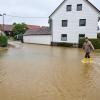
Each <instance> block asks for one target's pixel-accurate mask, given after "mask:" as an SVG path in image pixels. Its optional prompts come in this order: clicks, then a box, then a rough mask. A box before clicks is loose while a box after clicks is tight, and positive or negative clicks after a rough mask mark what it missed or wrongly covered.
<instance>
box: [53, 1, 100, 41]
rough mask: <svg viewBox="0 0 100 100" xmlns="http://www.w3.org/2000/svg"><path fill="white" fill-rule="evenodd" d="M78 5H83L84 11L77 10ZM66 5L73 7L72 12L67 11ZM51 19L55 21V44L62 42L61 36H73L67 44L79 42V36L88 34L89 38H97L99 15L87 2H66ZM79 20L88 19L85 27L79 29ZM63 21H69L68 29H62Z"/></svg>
mask: <svg viewBox="0 0 100 100" xmlns="http://www.w3.org/2000/svg"><path fill="white" fill-rule="evenodd" d="M77 4H83V10H82V11H77V10H76V9H77ZM66 5H72V11H71V12H67V11H66ZM51 18H52V20H53V24H52V33H53V41H54V42H57V41H58V42H62V41H61V34H71V35H70V36H69V38H68V41H67V42H70V41H71V42H75V41H76V42H78V35H79V34H86V36H88V37H91V38H96V33H97V25H98V24H97V22H98V13H97V12H96V10H95V9H94V8H93V7H92V6H91V5H89V4H88V3H86V1H85V0H66V2H65V3H63V5H62V6H61V7H60V8H59V10H57V11H56V12H55V13H54V14H53V15H52V16H51ZM79 19H87V24H86V26H85V27H79ZM61 20H68V27H62V26H61V25H62V22H61ZM75 36H76V38H75Z"/></svg>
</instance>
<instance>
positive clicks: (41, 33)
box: [23, 27, 51, 45]
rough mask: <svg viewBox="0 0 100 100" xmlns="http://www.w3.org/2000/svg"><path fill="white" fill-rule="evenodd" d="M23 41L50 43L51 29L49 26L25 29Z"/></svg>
mask: <svg viewBox="0 0 100 100" xmlns="http://www.w3.org/2000/svg"><path fill="white" fill-rule="evenodd" d="M23 42H24V43H33V44H44V45H50V44H51V31H50V28H49V27H41V28H40V29H38V30H30V29H29V30H27V32H26V33H25V34H24V35H23Z"/></svg>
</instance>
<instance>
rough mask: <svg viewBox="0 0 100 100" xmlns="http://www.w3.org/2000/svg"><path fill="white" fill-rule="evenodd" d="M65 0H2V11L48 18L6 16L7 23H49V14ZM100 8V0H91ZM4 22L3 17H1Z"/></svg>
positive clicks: (14, 14) (0, 3) (0, 9)
mask: <svg viewBox="0 0 100 100" xmlns="http://www.w3.org/2000/svg"><path fill="white" fill-rule="evenodd" d="M62 1H63V0H0V13H1V14H2V13H6V14H7V15H13V16H23V17H46V18H34V19H32V18H14V17H8V16H6V17H5V23H6V24H12V23H13V22H18V23H21V22H25V23H27V24H34V25H41V26H42V25H43V26H47V25H48V18H47V17H49V15H50V14H51V13H52V12H53V11H54V10H55V9H56V8H57V6H58V5H59V4H60V3H61V2H62ZM89 1H91V2H92V3H93V4H94V5H95V6H96V7H97V8H98V9H100V0H89ZM0 23H2V17H0Z"/></svg>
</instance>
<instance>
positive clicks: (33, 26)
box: [27, 25, 41, 30]
mask: <svg viewBox="0 0 100 100" xmlns="http://www.w3.org/2000/svg"><path fill="white" fill-rule="evenodd" d="M27 28H28V29H30V30H38V29H41V27H40V26H36V25H27Z"/></svg>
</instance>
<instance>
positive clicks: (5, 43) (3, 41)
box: [0, 35, 8, 47]
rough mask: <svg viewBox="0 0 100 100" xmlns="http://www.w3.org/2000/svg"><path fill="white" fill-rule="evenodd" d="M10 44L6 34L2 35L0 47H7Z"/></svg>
mask: <svg viewBox="0 0 100 100" xmlns="http://www.w3.org/2000/svg"><path fill="white" fill-rule="evenodd" d="M7 44H8V39H7V37H6V36H3V35H1V36H0V47H6V46H7Z"/></svg>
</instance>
